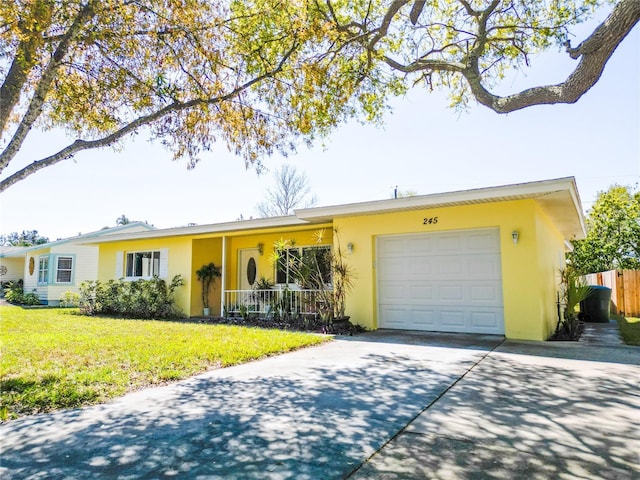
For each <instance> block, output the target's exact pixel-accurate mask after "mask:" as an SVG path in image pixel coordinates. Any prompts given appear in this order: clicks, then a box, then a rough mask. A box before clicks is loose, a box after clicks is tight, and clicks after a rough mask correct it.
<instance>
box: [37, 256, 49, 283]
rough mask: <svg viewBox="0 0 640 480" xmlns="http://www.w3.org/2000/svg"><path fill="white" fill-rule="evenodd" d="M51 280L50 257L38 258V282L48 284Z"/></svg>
mask: <svg viewBox="0 0 640 480" xmlns="http://www.w3.org/2000/svg"><path fill="white" fill-rule="evenodd" d="M48 282H49V257H40V258H38V283H39V284H46V283H48Z"/></svg>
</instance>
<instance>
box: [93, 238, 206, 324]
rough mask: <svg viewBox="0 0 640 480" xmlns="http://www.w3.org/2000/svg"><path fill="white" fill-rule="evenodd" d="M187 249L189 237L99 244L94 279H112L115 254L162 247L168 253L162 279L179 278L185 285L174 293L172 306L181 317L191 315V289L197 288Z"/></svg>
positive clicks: (188, 248)
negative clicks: (173, 305) (165, 272)
mask: <svg viewBox="0 0 640 480" xmlns="http://www.w3.org/2000/svg"><path fill="white" fill-rule="evenodd" d="M191 247H192V239H191V238H190V237H168V238H151V239H146V240H134V241H124V242H114V243H103V244H101V245H100V256H99V262H98V280H100V281H108V280H112V279H116V258H117V252H125V253H126V252H131V251H133V252H136V251H145V250H160V249H163V248H166V249H168V252H169V253H168V254H169V263H168V271H169V275H168V278H167V279H166V280H167V281H171V279H172V278H173V277H174V276H175V275H182V278H183V279H184V281H185V284H184V285H183V286H182V287H180V288H178V290H176V304H177V305H178V307H179V308H180V309H182V311H183V313H184V314H185V315H187V316H191V315H194V314H193V313H192V308H194V307H197V305H196V306H194V305H192V304H191V291H192V289H194V288H195V289H199V284H196V285H195V286H194V282H193V278H192V275H191V271H192V266H191V265H192V262H191V251H192V248H191ZM198 268H199V267H198ZM197 291H199V290H197Z"/></svg>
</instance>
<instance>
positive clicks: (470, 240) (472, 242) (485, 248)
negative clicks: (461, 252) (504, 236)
mask: <svg viewBox="0 0 640 480" xmlns="http://www.w3.org/2000/svg"><path fill="white" fill-rule="evenodd" d="M464 238H465V240H466V241H465V248H466V250H467V251H468V252H470V253H471V252H473V253H478V252H481V253H498V252H500V237H499V236H497V235H495V234H494V232H493V231H484V232H476V233H471V234H468V235H466V236H465V237H464Z"/></svg>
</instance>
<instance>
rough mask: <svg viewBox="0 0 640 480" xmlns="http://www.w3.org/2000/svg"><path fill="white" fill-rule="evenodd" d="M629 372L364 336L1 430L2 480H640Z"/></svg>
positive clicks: (541, 353)
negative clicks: (347, 479) (524, 479)
mask: <svg viewBox="0 0 640 480" xmlns="http://www.w3.org/2000/svg"><path fill="white" fill-rule="evenodd" d="M571 358H578V359H575V360H572V359H571ZM639 363H640V349H639V348H634V347H594V348H588V351H586V347H585V346H584V345H579V344H571V345H569V344H565V343H562V344H550V343H537V342H520V343H518V342H509V341H507V342H503V340H502V339H501V338H496V337H493V336H478V335H447V334H411V333H406V334H400V333H392V332H389V331H386V332H385V331H378V332H372V333H368V334H365V335H359V336H356V337H350V338H341V339H337V340H336V341H334V342H331V343H330V344H326V345H322V346H319V347H314V348H309V349H305V350H301V351H298V352H294V353H291V354H286V355H282V356H279V357H273V358H269V359H266V360H263V361H259V362H254V363H250V364H246V365H241V366H238V367H232V368H227V369H221V370H216V371H212V372H209V373H207V374H205V375H200V376H198V377H195V378H193V379H190V380H188V381H184V382H180V383H177V384H174V385H170V386H166V387H161V388H154V389H148V390H144V391H141V392H137V393H134V394H131V395H127V396H126V397H123V398H121V399H118V400H116V401H114V402H112V403H109V404H106V405H100V406H96V407H90V408H85V409H80V410H73V411H66V412H59V413H55V414H51V415H39V416H34V417H29V418H24V419H21V420H17V421H12V422H8V423H5V424H3V425H1V426H0V438H1V442H2V456H1V467H0V478H3V479H23V478H30V479H40V478H51V479H56V478H61V479H62V478H65V479H76V478H77V479H86V478H115V479H133V478H136V479H138V478H148V479H152V478H194V479H218V478H220V479H226V478H232V479H233V478H243V479H246V478H261V479H262V478H266V479H288V478H291V479H294V478H295V479H320V478H322V479H331V478H336V479H338V478H347V477H349V476H351V478H358V479H364V478H367V479H368V478H510V479H512V478H520V477H526V478H554V477H562V478H622V479H624V478H638V475H640V467H639V466H638V463H639V462H638V452H640V416H639V415H638V411H640V397H639V396H638V381H639V379H640V367H639V366H638V364H639ZM367 459H369V460H368V461H367Z"/></svg>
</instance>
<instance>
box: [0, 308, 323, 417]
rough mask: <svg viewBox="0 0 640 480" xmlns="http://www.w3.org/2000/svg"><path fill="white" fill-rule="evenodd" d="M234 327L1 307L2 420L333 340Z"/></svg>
mask: <svg viewBox="0 0 640 480" xmlns="http://www.w3.org/2000/svg"><path fill="white" fill-rule="evenodd" d="M327 340H328V338H327V337H322V336H319V335H314V334H306V333H297V332H283V331H278V330H266V329H257V328H244V327H236V326H227V325H207V324H197V323H185V322H171V321H153V320H124V319H114V318H97V317H87V316H82V315H79V314H78V312H77V310H74V309H58V308H45V309H23V308H21V307H13V306H3V307H0V342H1V343H0V345H1V347H2V358H1V360H0V378H1V385H0V393H1V400H0V418H1V419H2V420H7V419H11V418H17V417H19V416H22V415H28V414H34V413H41V412H48V411H52V410H57V409H62V408H75V407H79V406H83V405H91V404H96V403H102V402H104V401H106V400H108V399H110V398H113V397H116V396H120V395H123V394H124V393H126V392H130V391H133V390H139V389H141V388H145V387H149V386H152V385H159V384H163V383H167V382H170V381H175V380H180V379H183V378H187V377H190V376H192V375H195V374H198V373H201V372H204V371H206V370H210V369H212V368H218V367H226V366H229V365H235V364H238V363H243V362H247V361H250V360H254V359H257V358H261V357H264V356H267V355H274V354H278V353H283V352H288V351H291V350H295V349H298V348H301V347H305V346H309V345H314V344H318V343H321V342H324V341H327Z"/></svg>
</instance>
